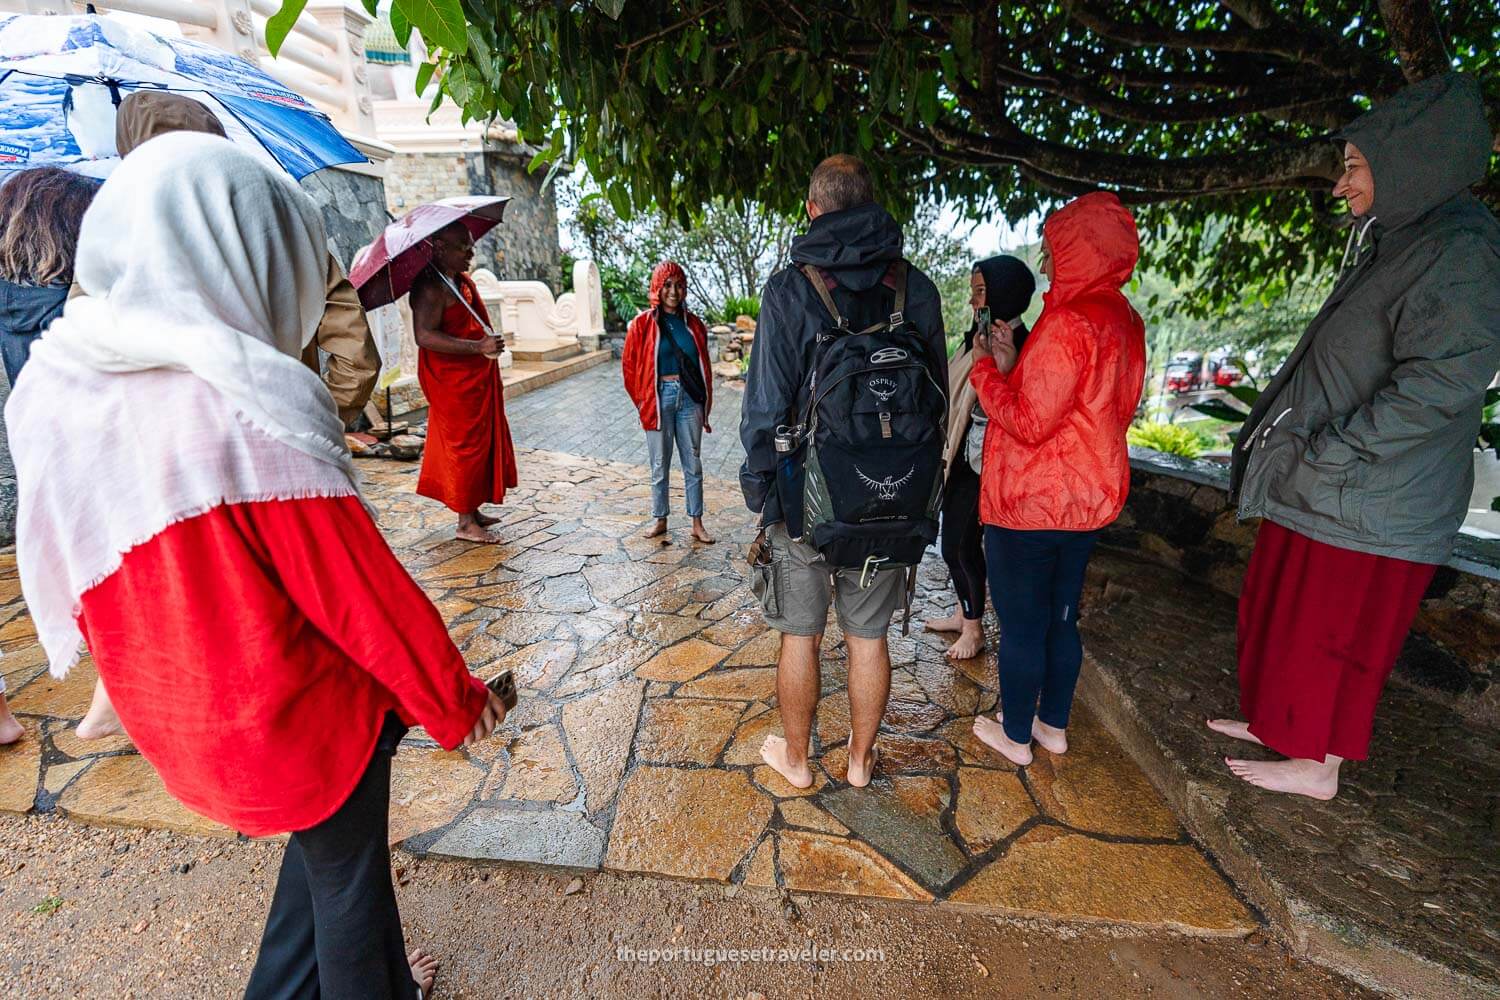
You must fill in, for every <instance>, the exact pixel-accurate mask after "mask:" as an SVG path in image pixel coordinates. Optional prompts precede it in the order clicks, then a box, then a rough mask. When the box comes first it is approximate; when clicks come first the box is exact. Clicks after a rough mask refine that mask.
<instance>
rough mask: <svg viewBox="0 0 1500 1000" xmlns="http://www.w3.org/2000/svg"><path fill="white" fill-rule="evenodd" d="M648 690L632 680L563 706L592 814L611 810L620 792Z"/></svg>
mask: <svg viewBox="0 0 1500 1000" xmlns="http://www.w3.org/2000/svg"><path fill="white" fill-rule="evenodd" d="M645 690H646V685H645V684H643V683H641V682H640V681H629V682H626V683H623V684H616V685H615V686H614V687H611V688H606V689H604V690H602V691H597V692H595V693H593V694H589V695H585V696H584V697H582V698H578V699H575V700H573V701H570V702H567V703H565V704H564V705H563V708H562V722H563V731H564V732H565V733H566V734H567V738H568V745H569V746H570V747H572V749H573V760H574V762H575V763H576V764H577V765H578V774H579V776H580V777H581V778H582V779H583V789H584V797H585V801H586V803H587V807H588V811H589V814H590V815H595V814H597V813H599V812H601V811H603V810H606V809H608V808H609V807H610V805H612V804H613V803H614V800H615V795H616V794H617V793H618V792H619V788H620V778H621V777H622V776H623V775H624V774H625V768H626V765H628V764H629V763H630V743H631V740H632V739H633V738H634V736H635V724H636V719H637V717H638V716H639V715H640V711H641V699H642V697H643V696H644V694H645Z"/></svg>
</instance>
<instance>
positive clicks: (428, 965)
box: [406, 948, 438, 997]
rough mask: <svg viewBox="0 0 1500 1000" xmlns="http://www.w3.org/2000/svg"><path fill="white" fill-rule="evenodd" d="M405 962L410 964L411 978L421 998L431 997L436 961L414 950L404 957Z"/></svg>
mask: <svg viewBox="0 0 1500 1000" xmlns="http://www.w3.org/2000/svg"><path fill="white" fill-rule="evenodd" d="M406 960H407V962H409V963H410V964H411V978H412V979H413V981H415V982H416V984H417V989H419V990H421V991H422V996H423V997H430V996H432V984H433V983H435V982H437V973H438V963H437V959H435V958H433V957H432V956H431V955H429V954H427V952H425V951H423V950H422V949H421V948H416V949H413V951H412V952H411V954H409V955H407V956H406Z"/></svg>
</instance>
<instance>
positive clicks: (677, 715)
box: [635, 698, 741, 764]
mask: <svg viewBox="0 0 1500 1000" xmlns="http://www.w3.org/2000/svg"><path fill="white" fill-rule="evenodd" d="M740 710H741V706H740V705H738V704H735V703H732V702H728V703H726V702H722V701H698V700H696V699H690V698H652V699H651V700H649V701H647V702H646V717H645V720H644V721H643V722H642V723H641V732H640V735H639V736H638V737H637V738H636V745H635V753H636V757H637V759H639V760H640V761H642V762H643V763H648V764H712V763H713V762H714V761H715V760H717V759H718V757H719V753H720V752H721V751H722V750H723V749H724V744H726V743H728V742H729V737H730V735H731V734H733V732H734V727H735V723H736V722H738V721H739V718H740Z"/></svg>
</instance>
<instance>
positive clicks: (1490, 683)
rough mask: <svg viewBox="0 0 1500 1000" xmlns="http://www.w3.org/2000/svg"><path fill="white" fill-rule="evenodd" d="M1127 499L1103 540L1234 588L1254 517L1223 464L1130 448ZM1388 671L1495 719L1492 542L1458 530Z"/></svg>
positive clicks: (1497, 561) (1498, 660) (1499, 700)
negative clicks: (1232, 495)
mask: <svg viewBox="0 0 1500 1000" xmlns="http://www.w3.org/2000/svg"><path fill="white" fill-rule="evenodd" d="M1130 464H1131V474H1130V499H1129V501H1128V502H1127V503H1126V505H1125V511H1124V512H1123V513H1122V514H1121V515H1120V519H1119V520H1118V521H1117V522H1115V524H1114V525H1113V526H1111V527H1110V528H1108V529H1106V531H1105V533H1104V537H1103V541H1104V544H1106V545H1108V546H1110V547H1112V548H1115V549H1120V550H1124V551H1128V552H1131V553H1133V554H1135V555H1138V556H1140V557H1142V558H1145V559H1148V560H1150V561H1152V562H1155V563H1158V564H1161V565H1164V566H1168V567H1171V568H1172V569H1176V570H1179V571H1181V572H1183V573H1185V574H1186V575H1188V576H1189V577H1192V578H1193V579H1195V580H1198V581H1201V582H1202V583H1203V584H1205V585H1206V586H1209V587H1212V588H1214V589H1215V590H1218V591H1221V592H1224V593H1227V594H1231V595H1236V596H1237V595H1238V594H1239V591H1240V584H1241V581H1242V580H1243V579H1244V574H1245V568H1246V566H1247V564H1248V562H1249V559H1250V550H1251V548H1252V547H1253V546H1254V544H1255V535H1256V531H1257V527H1258V524H1257V522H1253V521H1252V522H1246V523H1243V524H1241V523H1239V522H1238V521H1237V520H1236V518H1235V512H1234V509H1233V508H1232V507H1231V506H1230V504H1229V471H1228V469H1227V467H1225V466H1223V465H1219V464H1217V463H1214V462H1208V461H1186V460H1183V459H1178V458H1175V457H1173V456H1170V455H1163V454H1161V453H1159V452H1153V451H1149V450H1147V449H1144V448H1131V449H1130ZM1396 671H1397V674H1398V675H1399V676H1401V677H1403V678H1404V679H1405V680H1407V681H1409V682H1411V683H1413V684H1415V685H1417V686H1419V687H1423V688H1426V689H1428V690H1430V691H1433V692H1438V693H1441V694H1444V695H1448V696H1451V697H1452V698H1453V700H1454V704H1455V707H1456V708H1457V709H1458V710H1459V711H1461V712H1463V713H1465V714H1474V715H1476V716H1481V717H1484V718H1488V719H1491V720H1493V719H1495V718H1500V685H1495V684H1494V681H1495V680H1496V679H1497V677H1500V543H1496V542H1493V541H1485V540H1480V539H1477V538H1474V537H1472V536H1468V535H1465V536H1461V538H1460V542H1459V547H1458V549H1457V551H1456V552H1455V554H1454V557H1453V558H1452V559H1451V560H1449V562H1448V564H1447V565H1446V566H1444V567H1442V568H1441V569H1439V570H1438V573H1437V576H1436V577H1435V578H1434V579H1433V582H1432V586H1431V588H1430V589H1429V590H1428V592H1427V596H1426V597H1425V598H1424V599H1423V601H1422V609H1421V611H1420V612H1419V613H1418V615H1417V620H1416V624H1415V625H1414V626H1413V629H1412V634H1411V636H1410V637H1409V638H1408V639H1407V642H1406V646H1405V647H1404V648H1403V649H1402V651H1401V657H1400V659H1399V660H1398V661H1397V664H1396Z"/></svg>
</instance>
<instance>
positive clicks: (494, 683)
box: [484, 670, 518, 712]
mask: <svg viewBox="0 0 1500 1000" xmlns="http://www.w3.org/2000/svg"><path fill="white" fill-rule="evenodd" d="M484 686H485V687H487V688H489V689H490V690H491V691H493V692H494V693H495V694H497V695H499V697H500V702H501V704H503V705H504V706H505V710H506V711H507V712H509V711H511V710H512V709H514V708H515V707H516V700H517V698H518V695H517V694H516V675H515V674H514V673H512V672H511V671H509V670H502V671H500V673H498V674H496V675H495V676H494V677H491V678H490V679H489V680H487V681H485V682H484Z"/></svg>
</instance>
